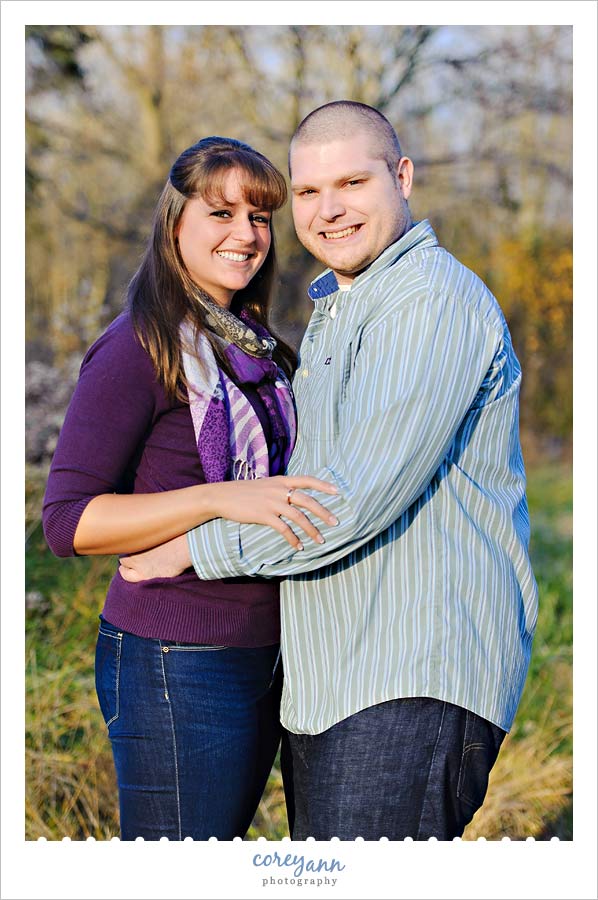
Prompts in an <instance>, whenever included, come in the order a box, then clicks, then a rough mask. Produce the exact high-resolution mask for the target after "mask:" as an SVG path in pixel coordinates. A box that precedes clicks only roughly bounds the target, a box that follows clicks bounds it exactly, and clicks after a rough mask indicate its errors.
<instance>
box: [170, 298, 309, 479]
mask: <svg viewBox="0 0 598 900" xmlns="http://www.w3.org/2000/svg"><path fill="white" fill-rule="evenodd" d="M241 316H242V318H243V320H245V321H246V322H247V324H248V325H249V326H250V327H251V328H252V329H253V331H255V333H256V334H257V335H258V337H269V335H268V333H267V331H266V330H265V329H264V328H262V326H260V325H258V324H257V323H256V322H253V321H252V320H250V319H249V317H248V316H247V315H246V314H243V313H242V314H241ZM181 338H182V341H181V343H182V347H183V364H184V369H185V376H186V379H187V385H188V392H189V405H190V408H191V418H192V420H193V428H194V431H195V439H196V442H197V450H198V453H199V458H200V460H201V464H202V468H203V471H204V476H205V479H206V481H208V482H214V481H230V480H237V479H248V478H264V477H266V476H267V475H269V474H270V471H271V470H272V471H274V472H275V473H278V472H281V473H282V472H284V471H285V469H286V467H287V464H288V461H289V459H290V456H291V452H292V450H293V447H294V444H295V438H296V434H297V418H296V413H295V404H294V400H293V394H292V391H291V385H290V382H289V381H288V379H287V377H286V375H285V374H284V373H283V372H282V371H281V370H280V369H279V368H278V366H277V365H276V363H275V362H273V360H271V359H268V358H266V357H253V356H249V355H248V354H247V353H245V352H244V351H243V350H242V349H241V348H240V347H238V346H237V345H236V344H234V343H231V342H229V341H227V342H226V346H225V351H224V352H225V354H226V357H227V360H228V362H229V365H230V368H231V371H232V372H233V373H234V377H235V380H236V381H237V383H238V384H240V385H243V384H247V385H252V386H253V387H254V388H255V390H256V391H257V392H258V394H259V396H260V399H261V401H262V403H263V404H264V407H265V408H266V410H267V412H268V415H269V417H270V422H271V428H272V454H273V455H272V458H271V456H270V453H269V451H268V445H267V442H266V438H265V435H264V430H263V428H262V425H261V423H260V420H259V418H258V416H257V413H256V412H255V410H254V408H253V406H252V405H251V403H250V402H249V400H248V399H247V397H246V396H245V394H244V393H243V391H242V390H240V389H239V387H237V385H236V384H235V383H234V382H233V381H232V380H231V379H230V378H229V377H228V376H227V375H226V373H225V372H223V371H222V370H221V369H220V368H219V367H218V365H217V362H216V358H215V356H214V351H213V350H212V347H211V345H210V342H209V341H208V339H207V338H206V337H205V335H203V334H200V335H199V339H198V346H197V348H196V353H195V354H192V353H189V352H186V351H185V346H187V347H189V345H190V342H191V341H192V339H193V329H192V328H191V327H190V326H189V325H188V324H183V326H182V327H181Z"/></svg>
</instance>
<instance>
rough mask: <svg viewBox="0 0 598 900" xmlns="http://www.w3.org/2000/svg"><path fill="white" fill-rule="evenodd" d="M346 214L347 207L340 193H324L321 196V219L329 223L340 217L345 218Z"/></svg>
mask: <svg viewBox="0 0 598 900" xmlns="http://www.w3.org/2000/svg"><path fill="white" fill-rule="evenodd" d="M345 212H346V209H345V205H344V203H343V202H342V199H341V197H340V194H339V193H338V191H322V193H321V194H320V209H319V213H320V218H321V219H325V220H326V221H327V222H333V221H334V219H338V217H339V216H343V215H344V214H345Z"/></svg>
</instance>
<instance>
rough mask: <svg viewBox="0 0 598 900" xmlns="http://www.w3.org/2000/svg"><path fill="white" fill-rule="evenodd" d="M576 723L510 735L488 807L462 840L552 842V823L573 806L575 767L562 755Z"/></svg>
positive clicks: (493, 776) (492, 778) (492, 776)
mask: <svg viewBox="0 0 598 900" xmlns="http://www.w3.org/2000/svg"><path fill="white" fill-rule="evenodd" d="M571 734H572V722H571V720H569V721H568V722H565V723H561V724H557V725H550V724H547V723H544V724H543V725H541V726H537V727H536V728H534V731H533V732H532V733H531V734H529V735H526V736H525V737H523V738H520V739H519V740H514V739H512V738H510V737H509V736H507V738H505V742H504V744H503V747H502V749H501V752H500V754H499V756H498V760H497V762H496V765H495V767H494V769H493V770H492V772H491V773H490V784H489V786H488V794H487V795H486V800H485V801H484V805H483V806H482V808H481V809H480V810H478V812H477V813H476V815H475V816H474V818H473V820H472V822H471V823H470V824H469V825H468V826H467V828H466V829H465V833H464V835H463V839H464V840H466V841H475V840H477V839H478V838H480V837H485V838H486V839H487V840H495V841H496V840H500V839H501V838H503V837H509V838H511V840H524V839H525V838H527V837H534V838H542V839H547V838H549V837H551V836H552V835H551V833H550V832H551V823H556V822H557V821H558V819H559V817H560V815H561V813H562V812H563V811H564V810H565V809H566V808H567V807H568V805H569V804H570V803H571V795H572V789H573V765H572V760H571V757H570V756H569V755H568V754H561V753H558V752H557V751H558V748H559V747H560V746H562V744H563V742H564V741H566V740H568V739H570V738H571Z"/></svg>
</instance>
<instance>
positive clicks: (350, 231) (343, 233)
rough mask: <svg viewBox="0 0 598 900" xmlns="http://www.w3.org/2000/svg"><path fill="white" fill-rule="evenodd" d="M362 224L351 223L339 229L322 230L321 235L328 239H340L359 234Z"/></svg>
mask: <svg viewBox="0 0 598 900" xmlns="http://www.w3.org/2000/svg"><path fill="white" fill-rule="evenodd" d="M360 228H361V225H349V226H347V227H346V228H342V229H339V230H338V231H321V232H320V235H321V236H322V237H324V238H326V240H327V241H340V240H342V239H343V238H347V237H351V236H352V235H354V234H357V232H358V231H359V229H360Z"/></svg>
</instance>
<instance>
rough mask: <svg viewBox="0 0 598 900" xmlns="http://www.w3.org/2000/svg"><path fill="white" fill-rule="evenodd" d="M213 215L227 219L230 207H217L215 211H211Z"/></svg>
mask: <svg viewBox="0 0 598 900" xmlns="http://www.w3.org/2000/svg"><path fill="white" fill-rule="evenodd" d="M210 215H211V216H218V217H219V218H223V219H227V218H229V217H230V210H229V209H215V210H214V212H211V213H210Z"/></svg>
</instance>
